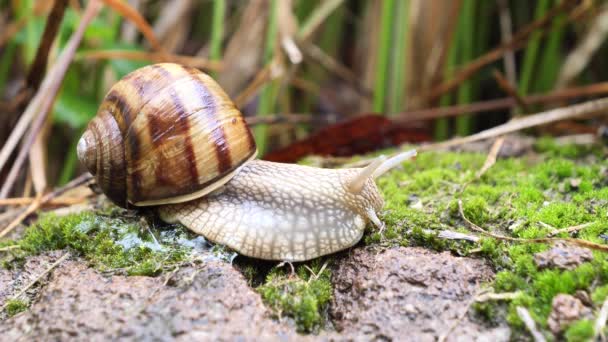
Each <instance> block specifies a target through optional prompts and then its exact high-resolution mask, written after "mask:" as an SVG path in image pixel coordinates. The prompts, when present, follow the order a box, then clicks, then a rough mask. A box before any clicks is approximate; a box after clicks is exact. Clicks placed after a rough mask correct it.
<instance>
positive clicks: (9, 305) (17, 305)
mask: <svg viewBox="0 0 608 342" xmlns="http://www.w3.org/2000/svg"><path fill="white" fill-rule="evenodd" d="M5 305H6V307H5V310H6V314H7V315H8V317H13V316H15V315H16V314H18V313H20V312H23V311H25V310H27V308H28V307H29V304H28V302H27V301H25V300H21V299H9V300H7V301H6V304H5Z"/></svg>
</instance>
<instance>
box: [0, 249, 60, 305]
mask: <svg viewBox="0 0 608 342" xmlns="http://www.w3.org/2000/svg"><path fill="white" fill-rule="evenodd" d="M69 257H70V252H67V253H65V254H64V255H62V256H61V258H59V259H58V260H57V261H55V262H54V263H53V264H52V265H51V266H49V268H47V269H46V270H45V271H44V272H42V273H41V274H40V275H38V276H37V277H36V278H35V279H34V280H32V281H31V282H30V283H29V284H27V285H26V286H25V287H24V288H23V289H21V291H19V292H18V293H17V294H16V295H14V296H13V297H12V298H11V299H17V298H19V297H21V296H22V295H23V294H24V293H25V291H27V290H29V289H30V288H31V287H32V286H34V285H36V283H37V282H39V281H40V279H42V278H43V277H44V276H46V275H47V274H49V273H50V272H51V271H52V270H53V269H54V268H55V267H57V266H59V265H61V263H62V262H64V261H65V260H66V259H67V258H69ZM7 303H8V301H7V302H6V303H5V304H4V305H3V306H2V309H0V310H1V311H4V309H5V308H6V306H7V305H8V304H7Z"/></svg>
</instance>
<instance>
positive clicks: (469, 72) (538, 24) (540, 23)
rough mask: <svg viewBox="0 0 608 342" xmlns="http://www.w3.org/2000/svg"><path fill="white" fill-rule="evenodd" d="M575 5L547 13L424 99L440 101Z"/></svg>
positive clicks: (569, 3)
mask: <svg viewBox="0 0 608 342" xmlns="http://www.w3.org/2000/svg"><path fill="white" fill-rule="evenodd" d="M574 4H575V1H572V0H564V1H562V2H561V3H560V4H559V5H557V6H556V7H554V8H553V9H551V10H550V11H547V13H546V14H545V16H543V17H542V18H540V19H538V20H535V21H534V22H532V23H531V24H529V25H527V26H526V27H524V28H523V29H522V30H520V31H519V32H517V33H516V34H515V35H514V36H513V39H512V40H511V41H509V42H508V43H506V44H501V45H500V46H499V47H497V48H496V49H494V50H491V51H489V52H488V53H486V54H484V55H482V56H480V57H479V58H477V59H475V60H473V61H472V62H471V63H469V64H467V65H466V66H464V67H463V68H462V69H461V70H460V71H459V72H457V73H456V74H455V75H454V77H453V78H451V79H450V80H448V81H446V82H444V83H442V84H440V85H438V86H436V87H435V88H433V89H431V91H430V92H429V93H428V94H427V95H425V96H423V99H424V100H426V101H428V102H430V101H434V100H436V99H438V98H439V97H441V96H442V95H443V94H445V93H447V92H449V91H451V90H453V89H454V88H456V87H458V86H459V85H460V84H462V83H463V82H464V81H466V80H468V79H469V78H471V77H472V76H473V75H475V74H476V73H477V72H478V71H479V70H481V68H483V67H485V66H486V65H488V64H490V63H492V62H495V61H496V60H498V59H499V58H502V56H503V55H504V53H505V52H506V51H511V50H517V49H520V48H522V47H524V46H525V43H526V42H527V39H528V38H529V37H530V35H531V34H532V33H533V32H536V31H537V30H541V29H543V30H544V29H545V28H546V27H547V26H548V24H550V23H551V22H552V20H553V19H554V18H555V17H556V16H558V15H559V14H561V13H563V12H564V11H566V10H568V9H570V8H571V7H572V6H573V5H574Z"/></svg>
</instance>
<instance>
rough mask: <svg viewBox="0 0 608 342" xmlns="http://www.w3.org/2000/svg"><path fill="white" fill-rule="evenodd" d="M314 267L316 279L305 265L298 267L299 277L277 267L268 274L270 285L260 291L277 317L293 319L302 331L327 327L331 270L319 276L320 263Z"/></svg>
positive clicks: (259, 289)
mask: <svg viewBox="0 0 608 342" xmlns="http://www.w3.org/2000/svg"><path fill="white" fill-rule="evenodd" d="M311 266H312V270H313V272H315V273H316V276H313V275H312V274H311V272H310V271H309V270H308V269H306V268H305V267H304V266H300V267H298V269H297V276H296V275H287V274H286V273H285V271H283V270H282V269H278V268H275V269H273V270H272V271H271V272H270V273H269V274H268V276H267V278H266V283H265V284H263V285H262V286H260V287H258V288H257V290H258V292H259V293H260V294H261V296H262V299H263V300H264V302H265V303H266V305H268V306H269V307H270V308H271V309H272V310H273V312H274V313H275V315H276V316H277V317H282V316H288V317H292V318H293V319H294V320H295V323H296V326H297V328H298V331H300V332H311V331H314V330H315V329H318V328H319V327H321V326H322V325H323V323H324V320H325V317H324V314H323V313H324V312H325V310H326V309H327V305H328V304H329V300H330V299H331V292H332V287H331V281H330V272H329V270H328V269H325V270H324V271H323V272H322V273H321V274H318V273H317V272H319V271H320V269H321V268H320V267H319V263H318V262H313V263H312V264H311Z"/></svg>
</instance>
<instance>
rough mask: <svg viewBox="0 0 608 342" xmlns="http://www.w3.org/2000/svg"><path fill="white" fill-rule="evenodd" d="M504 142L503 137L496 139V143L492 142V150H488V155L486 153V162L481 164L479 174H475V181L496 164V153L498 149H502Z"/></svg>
mask: <svg viewBox="0 0 608 342" xmlns="http://www.w3.org/2000/svg"><path fill="white" fill-rule="evenodd" d="M504 142H505V137H504V136H500V137H498V138H497V139H496V141H494V144H492V148H491V149H490V153H488V157H487V158H486V161H485V162H484V163H483V166H482V167H481V170H479V172H477V175H476V176H475V177H476V178H477V179H479V178H481V176H483V175H484V174H485V173H486V172H487V171H488V170H489V169H490V168H491V167H492V166H493V165H494V164H496V158H497V157H498V153H499V152H500V149H501V148H502V144H503V143H504Z"/></svg>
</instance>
